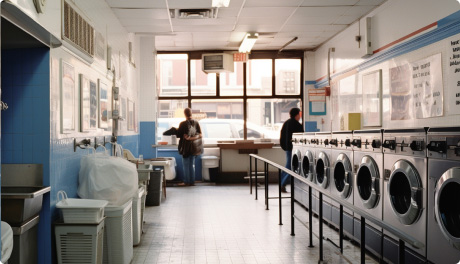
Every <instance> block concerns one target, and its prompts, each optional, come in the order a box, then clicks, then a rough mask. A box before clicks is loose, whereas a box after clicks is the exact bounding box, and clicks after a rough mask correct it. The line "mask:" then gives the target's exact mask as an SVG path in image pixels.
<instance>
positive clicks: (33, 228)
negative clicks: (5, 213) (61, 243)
mask: <svg viewBox="0 0 460 264" xmlns="http://www.w3.org/2000/svg"><path fill="white" fill-rule="evenodd" d="M39 221H40V216H36V217H34V218H32V219H31V220H29V221H27V222H24V223H22V224H21V225H20V226H18V227H15V226H11V229H13V252H12V253H11V257H10V259H9V260H8V263H14V264H36V263H37V262H38V248H37V239H38V222H39Z"/></svg>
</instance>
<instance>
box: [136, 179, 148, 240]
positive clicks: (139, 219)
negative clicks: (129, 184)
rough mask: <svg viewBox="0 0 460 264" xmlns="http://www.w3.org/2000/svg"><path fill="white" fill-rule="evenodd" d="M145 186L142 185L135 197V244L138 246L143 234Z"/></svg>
mask: <svg viewBox="0 0 460 264" xmlns="http://www.w3.org/2000/svg"><path fill="white" fill-rule="evenodd" d="M144 192H145V188H144V186H140V187H139V189H138V191H137V193H136V196H135V197H134V198H133V245H134V246H137V245H139V243H141V235H142V222H143V220H144V219H143V218H142V196H144Z"/></svg>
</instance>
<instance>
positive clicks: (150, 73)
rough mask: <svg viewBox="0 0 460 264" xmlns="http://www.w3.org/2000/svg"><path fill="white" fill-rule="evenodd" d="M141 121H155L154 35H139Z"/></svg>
mask: <svg viewBox="0 0 460 264" xmlns="http://www.w3.org/2000/svg"><path fill="white" fill-rule="evenodd" d="M139 38H140V54H141V58H140V84H141V85H140V92H141V98H140V103H141V113H140V121H141V122H152V121H156V113H157V105H156V85H155V83H156V82H155V80H156V77H155V76H156V72H155V56H156V51H155V37H154V36H140V37H139Z"/></svg>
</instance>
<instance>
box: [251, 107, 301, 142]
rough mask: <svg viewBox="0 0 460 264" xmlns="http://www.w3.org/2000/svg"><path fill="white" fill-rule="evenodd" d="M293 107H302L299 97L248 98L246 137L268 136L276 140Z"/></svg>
mask: <svg viewBox="0 0 460 264" xmlns="http://www.w3.org/2000/svg"><path fill="white" fill-rule="evenodd" d="M293 107H297V108H300V109H302V106H301V101H300V99H249V100H248V124H247V126H248V139H257V138H269V139H274V140H275V142H278V141H279V137H280V131H281V127H282V126H283V123H284V121H286V120H288V119H289V110H291V108H293ZM300 122H301V121H300ZM301 123H302V122H301Z"/></svg>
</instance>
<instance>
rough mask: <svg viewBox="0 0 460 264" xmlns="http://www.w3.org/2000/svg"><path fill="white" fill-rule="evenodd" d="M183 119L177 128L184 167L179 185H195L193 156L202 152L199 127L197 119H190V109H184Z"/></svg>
mask: <svg viewBox="0 0 460 264" xmlns="http://www.w3.org/2000/svg"><path fill="white" fill-rule="evenodd" d="M184 115H185V121H183V122H181V123H180V125H179V129H177V137H178V138H179V139H180V141H179V147H178V149H179V154H181V155H182V163H183V167H184V183H182V184H179V185H180V186H193V185H195V157H196V156H198V155H201V153H202V152H203V141H202V139H201V127H200V124H199V123H198V121H196V120H194V119H192V110H191V109H190V108H185V109H184Z"/></svg>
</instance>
